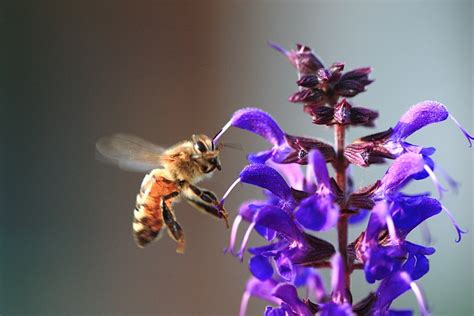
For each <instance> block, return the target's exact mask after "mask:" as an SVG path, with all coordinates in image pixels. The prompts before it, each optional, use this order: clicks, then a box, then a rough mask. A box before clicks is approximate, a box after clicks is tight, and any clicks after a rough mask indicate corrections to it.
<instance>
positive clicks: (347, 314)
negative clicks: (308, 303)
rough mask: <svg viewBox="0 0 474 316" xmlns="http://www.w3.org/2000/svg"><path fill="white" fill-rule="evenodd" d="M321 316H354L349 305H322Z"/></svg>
mask: <svg viewBox="0 0 474 316" xmlns="http://www.w3.org/2000/svg"><path fill="white" fill-rule="evenodd" d="M318 315H319V316H353V315H354V313H353V312H352V306H351V305H350V304H348V303H344V304H335V303H332V302H330V303H326V304H322V305H321V309H320V311H319V313H318Z"/></svg>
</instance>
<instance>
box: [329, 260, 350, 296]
mask: <svg viewBox="0 0 474 316" xmlns="http://www.w3.org/2000/svg"><path fill="white" fill-rule="evenodd" d="M331 268H332V272H331V286H332V300H333V302H335V303H338V304H342V303H345V302H346V299H347V297H346V285H345V282H344V278H345V271H344V264H343V262H342V257H341V255H340V254H339V253H336V254H335V255H334V256H333V257H332V258H331Z"/></svg>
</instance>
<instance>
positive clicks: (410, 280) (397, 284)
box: [370, 257, 429, 316]
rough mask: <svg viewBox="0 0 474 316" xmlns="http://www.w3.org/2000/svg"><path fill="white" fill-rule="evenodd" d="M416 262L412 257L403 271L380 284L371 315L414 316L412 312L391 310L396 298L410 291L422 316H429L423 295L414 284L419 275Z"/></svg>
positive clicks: (395, 273) (397, 272)
mask: <svg viewBox="0 0 474 316" xmlns="http://www.w3.org/2000/svg"><path fill="white" fill-rule="evenodd" d="M416 260H417V259H415V258H414V257H410V258H409V259H408V260H407V262H406V263H405V265H404V266H403V268H402V269H401V270H399V271H396V272H394V273H392V274H391V275H390V276H388V277H387V278H385V279H384V280H383V281H382V282H381V283H380V285H379V287H378V289H377V292H376V300H375V302H374V304H373V305H372V308H371V311H370V315H373V316H385V315H412V312H411V311H395V310H390V309H389V308H390V305H391V304H392V302H393V301H394V300H395V299H396V298H398V297H399V296H400V295H402V294H403V293H405V292H406V291H408V290H410V289H411V290H412V291H413V293H414V294H415V296H416V299H417V301H418V305H419V307H420V313H421V315H423V316H427V315H429V312H428V309H427V306H426V302H425V299H424V297H423V294H422V292H421V290H420V288H419V287H418V285H417V284H416V283H415V282H414V280H416V274H419V272H417V270H416V269H417V268H416ZM414 275H415V277H414Z"/></svg>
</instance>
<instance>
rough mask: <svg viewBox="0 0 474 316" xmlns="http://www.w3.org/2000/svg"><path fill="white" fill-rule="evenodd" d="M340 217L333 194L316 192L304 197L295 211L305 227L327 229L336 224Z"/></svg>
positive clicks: (296, 216) (319, 229)
mask: <svg viewBox="0 0 474 316" xmlns="http://www.w3.org/2000/svg"><path fill="white" fill-rule="evenodd" d="M338 217H339V208H338V207H337V205H336V204H335V203H334V200H333V198H332V197H331V196H329V195H326V196H323V195H320V194H315V195H313V196H310V197H309V198H306V199H304V200H303V201H301V203H300V207H299V208H298V209H297V210H296V212H295V219H296V220H297V221H298V223H300V224H301V225H302V226H303V227H305V228H307V229H310V230H315V231H321V230H323V231H325V230H328V229H331V228H332V227H334V225H336V223H337V219H338Z"/></svg>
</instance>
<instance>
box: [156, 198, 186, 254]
mask: <svg viewBox="0 0 474 316" xmlns="http://www.w3.org/2000/svg"><path fill="white" fill-rule="evenodd" d="M161 205H162V208H163V219H164V221H165V224H166V226H167V227H168V232H169V234H170V236H171V238H173V239H174V240H175V241H176V242H177V243H178V247H177V248H176V252H177V253H184V246H185V240H184V232H183V229H182V228H181V225H179V223H178V222H177V221H176V219H175V217H174V214H173V212H172V211H171V209H170V208H169V207H168V205H167V204H166V202H165V201H164V200H163V202H162V204H161Z"/></svg>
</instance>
